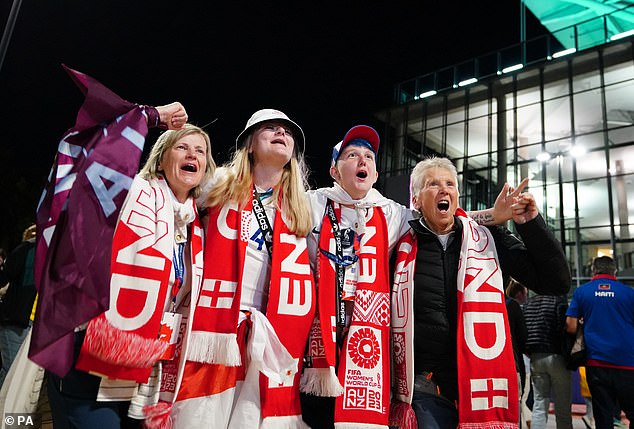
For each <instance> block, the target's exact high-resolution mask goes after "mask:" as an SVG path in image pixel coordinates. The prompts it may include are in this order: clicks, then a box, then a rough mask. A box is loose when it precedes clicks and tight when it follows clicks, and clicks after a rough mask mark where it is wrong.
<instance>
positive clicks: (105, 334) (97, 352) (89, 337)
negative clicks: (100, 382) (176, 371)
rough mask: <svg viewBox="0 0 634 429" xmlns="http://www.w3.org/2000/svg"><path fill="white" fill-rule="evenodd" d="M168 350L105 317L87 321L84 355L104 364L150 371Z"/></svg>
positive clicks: (165, 345)
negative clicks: (125, 329)
mask: <svg viewBox="0 0 634 429" xmlns="http://www.w3.org/2000/svg"><path fill="white" fill-rule="evenodd" d="M168 346H169V344H168V343H167V342H165V341H159V340H157V339H151V338H144V337H142V336H140V335H138V334H135V333H134V332H130V331H124V330H122V329H119V328H117V327H115V326H114V325H112V324H111V323H110V322H108V320H107V319H106V318H105V316H99V317H96V318H94V319H93V320H91V321H90V323H89V324H88V328H87V329H86V338H85V340H84V345H83V347H84V350H85V351H87V352H88V353H89V354H91V355H92V356H94V357H96V358H98V359H100V360H102V361H104V362H106V363H109V364H112V365H120V366H128V367H132V368H150V367H152V366H153V365H154V364H155V363H156V362H158V360H159V358H160V357H161V355H163V353H164V352H165V350H167V347H168Z"/></svg>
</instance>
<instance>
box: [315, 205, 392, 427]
mask: <svg viewBox="0 0 634 429" xmlns="http://www.w3.org/2000/svg"><path fill="white" fill-rule="evenodd" d="M368 213H369V216H368V217H366V218H365V230H364V233H363V235H361V237H360V238H361V245H360V250H359V255H358V256H359V260H358V267H359V277H358V281H357V289H356V292H355V297H354V307H353V313H352V320H351V323H350V328H349V331H348V333H347V335H346V337H345V339H344V344H343V347H342V350H341V358H340V360H339V365H338V368H337V374H338V380H337V379H336V378H334V379H333V377H336V376H335V375H334V374H335V370H334V367H335V365H336V353H337V351H336V347H337V345H336V335H335V333H336V322H335V320H336V318H335V312H336V308H335V307H336V305H335V293H336V290H335V289H336V284H337V283H336V279H335V276H336V272H335V266H334V262H332V261H330V260H329V259H328V257H326V256H325V255H324V254H323V253H322V252H320V254H319V280H318V291H319V293H318V302H319V306H318V308H319V315H318V320H317V319H316V320H315V323H313V327H312V329H311V336H310V339H309V344H308V354H309V356H310V361H311V362H312V367H311V368H306V369H305V370H304V374H303V377H302V391H304V392H306V393H311V394H315V395H319V396H337V399H336V401H335V427H337V428H358V427H369V426H367V425H372V426H371V427H374V428H387V425H388V413H389V403H390V372H389V369H390V349H389V339H390V337H389V332H390V303H389V271H388V254H387V252H388V234H387V222H386V220H385V216H384V214H383V211H382V210H381V209H380V208H379V207H371V208H368ZM335 214H336V217H337V220H338V221H339V220H340V219H341V213H340V209H339V205H336V208H335ZM319 247H320V248H321V249H326V250H328V251H329V252H330V253H333V254H334V253H335V240H334V235H333V231H332V225H331V222H330V219H329V217H328V216H327V215H325V216H324V219H323V221H322V227H321V233H320V237H319ZM342 386H343V387H342ZM341 393H343V394H341Z"/></svg>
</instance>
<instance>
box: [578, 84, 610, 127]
mask: <svg viewBox="0 0 634 429" xmlns="http://www.w3.org/2000/svg"><path fill="white" fill-rule="evenodd" d="M573 97H574V98H573V105H574V106H575V133H576V134H584V133H589V132H592V131H597V130H601V129H603V111H602V109H601V91H599V90H594V91H587V92H582V93H580V94H575V95H574V96H573Z"/></svg>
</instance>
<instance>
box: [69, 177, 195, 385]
mask: <svg viewBox="0 0 634 429" xmlns="http://www.w3.org/2000/svg"><path fill="white" fill-rule="evenodd" d="M185 204H189V205H190V206H192V207H191V210H190V211H189V213H191V215H190V217H191V219H185V220H184V222H185V223H190V222H192V228H191V230H192V233H191V255H192V257H191V260H192V265H191V266H190V267H189V268H188V271H189V272H190V273H191V282H192V287H191V290H192V299H195V298H196V296H197V291H198V289H199V285H200V282H201V279H202V256H203V254H202V228H201V224H200V219H199V217H198V215H197V212H196V208H195V203H194V200H193V199H189V200H188V201H187V202H186V203H185ZM174 227H175V222H174V209H173V205H172V196H171V191H170V189H169V188H168V185H167V183H166V181H165V180H164V179H163V178H158V179H150V180H149V181H147V180H145V179H142V178H140V177H139V176H137V177H136V178H135V180H134V183H133V185H132V188H131V189H130V192H129V194H128V199H127V201H126V203H125V204H124V207H123V209H122V211H121V216H120V218H119V222H118V224H117V229H116V231H115V235H114V239H113V246H112V260H111V272H112V274H111V277H110V306H109V309H108V311H106V312H105V313H103V314H101V315H99V316H98V317H96V318H95V319H93V320H91V321H90V323H89V324H88V328H87V331H86V338H85V340H84V344H83V346H82V350H81V353H80V355H79V359H78V361H77V364H76V367H77V369H80V370H82V371H86V372H92V373H96V374H100V375H105V376H107V377H109V378H113V379H120V380H135V381H136V382H138V383H145V382H147V381H148V378H149V376H150V373H151V371H152V366H153V365H154V364H155V363H156V362H157V361H158V359H159V357H160V356H161V354H162V353H163V352H164V351H165V349H166V348H167V342H165V341H160V340H159V334H160V328H161V318H162V317H163V313H164V309H165V307H166V300H167V299H168V298H169V297H170V296H171V294H170V288H171V287H172V284H173V279H172V275H171V273H172V257H173V255H174V235H175V229H174ZM183 336H184V337H186V336H187V335H186V333H183Z"/></svg>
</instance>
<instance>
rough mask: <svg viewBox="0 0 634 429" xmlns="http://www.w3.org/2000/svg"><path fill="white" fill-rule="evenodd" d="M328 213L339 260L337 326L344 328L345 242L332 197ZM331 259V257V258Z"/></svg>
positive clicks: (336, 292)
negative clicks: (342, 238)
mask: <svg viewBox="0 0 634 429" xmlns="http://www.w3.org/2000/svg"><path fill="white" fill-rule="evenodd" d="M326 215H327V216H328V219H330V225H332V235H333V236H334V238H335V252H336V256H337V260H335V261H333V262H334V263H335V273H336V275H335V282H336V287H335V305H336V309H337V327H338V328H341V329H343V328H344V327H345V326H346V306H345V303H344V301H343V299H342V297H343V282H344V276H345V272H346V267H345V265H344V264H342V263H339V262H343V260H344V259H343V243H342V240H341V228H340V227H339V221H338V220H337V216H336V215H335V207H334V203H333V202H332V200H331V199H328V201H327V202H326ZM319 250H320V251H321V252H322V253H323V254H324V255H326V256H328V253H329V252H326V253H324V250H323V249H319ZM329 259H330V258H329Z"/></svg>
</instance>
